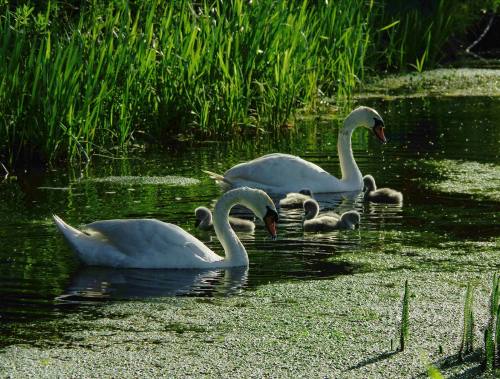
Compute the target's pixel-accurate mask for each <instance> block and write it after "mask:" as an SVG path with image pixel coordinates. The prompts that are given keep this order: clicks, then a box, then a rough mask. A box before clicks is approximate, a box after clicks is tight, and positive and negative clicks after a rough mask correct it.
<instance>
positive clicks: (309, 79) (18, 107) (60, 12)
mask: <svg viewBox="0 0 500 379" xmlns="http://www.w3.org/2000/svg"><path fill="white" fill-rule="evenodd" d="M388 3H389V4H388V6H387V7H380V4H376V3H374V2H373V1H370V2H351V1H348V0H339V1H325V2H319V3H313V2H310V1H307V0H303V1H298V0H289V1H252V2H249V1H244V0H235V1H232V2H222V1H220V0H212V1H210V0H204V1H200V2H192V1H188V0H180V1H175V2H173V1H172V2H164V1H161V0H148V1H142V2H132V1H131V2H128V1H123V2H110V3H108V2H102V1H98V0H93V1H90V0H89V1H85V2H84V1H82V2H81V4H83V5H81V7H78V6H77V7H76V8H74V9H73V8H71V7H69V8H68V5H67V4H66V3H60V2H57V1H52V2H48V3H46V4H47V5H43V6H42V5H40V4H37V3H33V4H34V5H22V6H21V5H18V6H13V5H10V6H9V5H8V4H7V3H6V2H1V3H0V40H1V43H0V114H1V115H2V117H1V118H0V140H1V141H2V142H1V145H0V148H1V149H2V150H4V153H3V155H4V156H7V157H9V160H10V162H9V163H12V161H14V160H16V159H17V158H18V157H19V156H20V155H21V154H22V155H23V156H25V157H30V156H33V155H34V154H38V155H39V156H40V157H41V158H42V159H46V160H50V159H54V158H56V157H70V158H77V159H78V158H80V159H84V160H88V159H89V158H90V157H91V156H92V154H95V153H96V152H97V153H106V154H109V151H107V150H105V149H110V148H113V149H118V150H120V149H124V148H127V147H128V146H130V144H131V143H132V142H134V141H136V140H137V139H139V140H147V141H154V142H164V141H167V142H168V141H172V140H179V139H186V138H187V139H192V138H193V137H202V138H209V137H214V136H223V135H224V136H225V135H227V134H229V133H237V132H241V131H251V132H252V133H254V134H255V133H260V132H262V131H266V132H276V131H278V130H279V129H280V127H281V126H283V125H289V124H290V122H291V121H292V122H293V120H292V119H293V116H294V112H295V110H297V109H299V108H300V109H307V110H309V111H314V110H316V109H317V107H318V105H319V104H320V100H321V99H322V98H323V96H328V97H329V98H331V99H334V100H336V101H338V100H340V99H345V98H346V97H349V96H350V94H351V93H352V90H353V89H354V88H355V87H356V86H357V85H358V84H359V83H360V81H362V80H363V77H364V73H365V68H366V66H367V65H368V64H369V65H370V66H372V67H374V66H376V65H377V64H382V65H387V66H392V63H391V62H392V61H394V60H397V61H398V62H399V63H398V64H399V65H400V66H403V65H405V64H406V63H408V62H410V63H411V64H414V65H415V67H416V69H417V70H419V71H420V70H423V69H425V68H426V67H428V66H429V65H432V64H433V63H434V62H435V61H436V59H437V58H436V54H435V51H434V50H436V49H439V48H440V47H441V46H442V40H444V39H445V38H446V37H447V36H448V35H449V33H450V30H451V28H453V25H454V24H450V22H449V19H450V17H451V13H450V12H451V11H450V12H448V11H447V8H446V7H445V5H446V3H447V2H446V1H444V0H442V1H440V2H439V4H440V5H439V7H438V11H439V12H438V13H439V14H437V15H436V16H435V17H434V18H433V21H432V23H430V24H428V25H427V26H426V28H427V29H426V30H425V33H424V34H423V36H424V38H422V37H421V35H420V34H419V35H418V39H417V42H418V43H419V44H418V45H415V46H413V45H412V44H411V43H412V41H414V40H415V36H416V35H417V34H415V31H416V30H417V29H416V28H417V27H416V25H420V24H422V20H425V18H422V15H421V14H420V13H419V12H418V11H415V10H414V11H412V12H410V13H409V14H407V13H405V12H402V13H401V14H398V13H397V12H396V14H394V13H391V14H390V16H386V13H385V12H386V9H389V8H391V7H393V5H394V4H392V3H397V2H388ZM28 4H30V3H28ZM35 6H36V8H35ZM69 9H71V11H69ZM75 9H76V10H75ZM396 9H397V7H396ZM393 18H400V19H397V20H393ZM386 22H387V23H386ZM380 23H383V25H378V24H380ZM424 24H425V23H424ZM402 31H403V32H404V33H403V32H402ZM410 37H411V38H410ZM387 38H388V41H389V43H388V44H387V40H386V39H387ZM421 40H423V41H424V44H425V46H424V49H423V50H422V49H421V48H420V43H421ZM438 40H439V41H440V42H439V43H437V42H436V41H438ZM410 51H415V52H416V53H415V54H416V55H412V53H410ZM381 53H382V54H381ZM403 53H404V54H403ZM405 62H406V63H405ZM113 153H114V152H113Z"/></svg>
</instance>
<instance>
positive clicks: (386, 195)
mask: <svg viewBox="0 0 500 379" xmlns="http://www.w3.org/2000/svg"><path fill="white" fill-rule="evenodd" d="M363 183H364V186H365V188H364V191H365V194H364V199H365V200H367V201H371V202H372V203H387V204H400V203H402V202H403V194H402V193H401V192H398V191H396V190H393V189H392V188H379V189H377V185H376V184H375V178H374V177H373V176H371V175H365V176H363Z"/></svg>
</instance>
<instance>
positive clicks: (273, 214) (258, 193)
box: [226, 187, 278, 239]
mask: <svg viewBox="0 0 500 379" xmlns="http://www.w3.org/2000/svg"><path fill="white" fill-rule="evenodd" d="M231 192H233V193H237V196H238V198H239V199H238V203H240V204H241V205H244V206H245V207H247V208H248V209H250V210H252V212H253V213H254V214H255V215H256V216H257V217H258V218H260V219H261V220H262V221H263V222H264V224H265V225H266V229H267V231H268V232H269V234H270V235H271V237H272V238H273V239H276V237H277V229H276V226H277V223H278V212H277V211H276V207H275V205H274V202H273V201H272V200H271V198H270V197H269V196H268V195H267V193H265V192H264V191H262V190H260V189H255V188H249V187H242V188H237V189H234V190H231V191H229V192H226V194H229V193H231Z"/></svg>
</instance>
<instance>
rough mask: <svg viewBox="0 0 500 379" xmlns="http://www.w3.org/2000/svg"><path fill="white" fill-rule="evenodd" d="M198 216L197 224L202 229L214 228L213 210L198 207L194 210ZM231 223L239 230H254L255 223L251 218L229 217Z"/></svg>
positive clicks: (234, 228)
mask: <svg viewBox="0 0 500 379" xmlns="http://www.w3.org/2000/svg"><path fill="white" fill-rule="evenodd" d="M194 214H195V216H196V222H195V226H196V227H197V228H198V229H201V230H213V229H214V224H213V222H212V212H211V211H210V209H208V208H206V207H198V208H196V209H195V210H194ZM229 224H230V225H231V227H232V228H233V230H235V231H237V232H250V233H251V232H253V231H254V230H255V224H254V223H253V222H252V221H250V220H244V219H242V218H237V217H231V216H230V217H229Z"/></svg>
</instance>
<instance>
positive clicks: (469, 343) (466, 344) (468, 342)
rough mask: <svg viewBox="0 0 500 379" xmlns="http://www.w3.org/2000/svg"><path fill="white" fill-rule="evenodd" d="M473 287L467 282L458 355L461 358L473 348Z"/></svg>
mask: <svg viewBox="0 0 500 379" xmlns="http://www.w3.org/2000/svg"><path fill="white" fill-rule="evenodd" d="M473 307H474V287H473V286H472V285H471V284H470V283H468V284H467V290H466V292H465V302H464V321H463V325H462V342H461V343H460V351H459V356H460V358H461V359H463V358H464V357H465V356H466V355H467V354H470V353H472V352H473V350H474V345H473V342H474V312H473Z"/></svg>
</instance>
